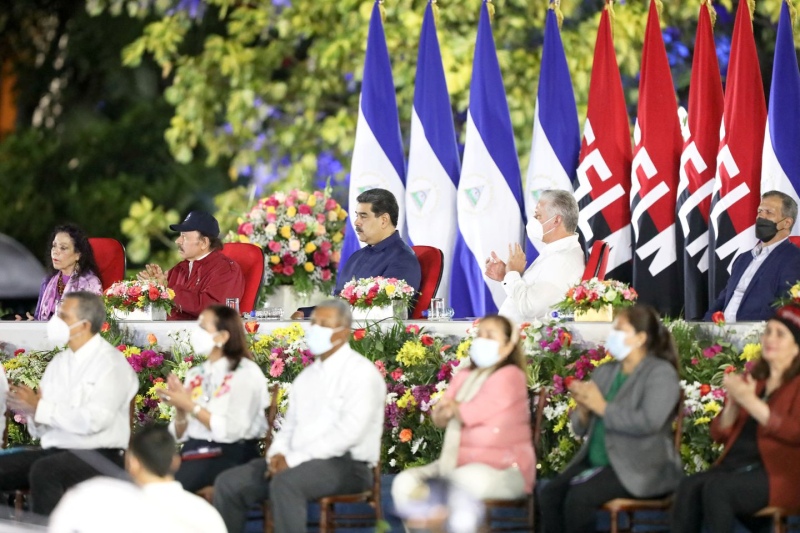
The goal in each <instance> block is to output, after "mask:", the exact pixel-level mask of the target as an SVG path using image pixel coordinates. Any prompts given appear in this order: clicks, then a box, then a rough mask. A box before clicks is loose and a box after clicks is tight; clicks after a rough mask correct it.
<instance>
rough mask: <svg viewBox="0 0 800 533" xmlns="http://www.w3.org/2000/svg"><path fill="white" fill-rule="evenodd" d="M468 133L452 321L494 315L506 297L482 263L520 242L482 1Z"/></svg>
mask: <svg viewBox="0 0 800 533" xmlns="http://www.w3.org/2000/svg"><path fill="white" fill-rule="evenodd" d="M466 130H467V131H466V139H465V146H464V160H463V162H462V165H461V178H460V180H459V183H458V196H457V209H458V226H459V235H458V236H457V237H456V252H455V259H454V262H453V277H452V279H451V283H452V285H451V287H450V295H451V302H452V303H453V308H454V310H455V312H456V316H483V315H484V314H486V313H491V312H495V311H497V309H498V308H499V307H500V305H501V304H502V303H503V301H504V300H505V298H506V295H505V292H504V290H503V287H502V284H501V283H499V282H496V281H493V280H489V279H488V278H484V276H483V268H484V263H485V260H486V258H487V257H489V255H490V254H491V252H492V251H495V252H497V253H498V255H500V256H501V257H503V258H504V259H505V257H506V255H507V253H508V252H507V251H508V245H509V244H511V243H520V244H522V243H523V242H524V241H523V232H524V225H523V205H522V179H521V177H520V171H519V159H518V157H517V151H516V148H515V146H514V131H513V129H512V127H511V116H510V114H509V110H508V102H507V100H506V94H505V89H504V87H503V78H502V76H501V74H500V64H499V63H498V61H497V52H496V50H495V45H494V37H493V36H492V27H491V23H490V20H489V9H488V7H487V3H486V2H485V1H484V3H483V5H482V6H481V14H480V20H479V22H478V36H477V41H476V45H475V57H474V59H473V63H472V81H471V82H470V92H469V110H468V112H467V124H466Z"/></svg>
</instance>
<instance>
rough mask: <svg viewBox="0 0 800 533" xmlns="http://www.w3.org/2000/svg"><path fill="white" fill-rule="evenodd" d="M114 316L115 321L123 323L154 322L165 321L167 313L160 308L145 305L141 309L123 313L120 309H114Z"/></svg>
mask: <svg viewBox="0 0 800 533" xmlns="http://www.w3.org/2000/svg"><path fill="white" fill-rule="evenodd" d="M114 316H115V317H117V320H123V321H129V320H131V321H144V322H155V321H160V320H166V319H167V311H166V310H164V309H162V308H161V307H155V306H152V305H147V306H145V307H144V308H143V309H134V310H133V311H124V310H122V309H116V308H115V309H114Z"/></svg>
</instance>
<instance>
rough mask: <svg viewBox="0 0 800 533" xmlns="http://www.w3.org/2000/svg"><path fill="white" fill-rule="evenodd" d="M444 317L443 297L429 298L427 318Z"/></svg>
mask: <svg viewBox="0 0 800 533" xmlns="http://www.w3.org/2000/svg"><path fill="white" fill-rule="evenodd" d="M443 318H445V312H444V298H431V308H430V310H429V311H428V320H441V319H443Z"/></svg>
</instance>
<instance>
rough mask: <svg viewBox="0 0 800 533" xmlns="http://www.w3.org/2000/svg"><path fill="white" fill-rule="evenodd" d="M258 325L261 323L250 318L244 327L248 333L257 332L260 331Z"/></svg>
mask: <svg viewBox="0 0 800 533" xmlns="http://www.w3.org/2000/svg"><path fill="white" fill-rule="evenodd" d="M258 326H259V324H258V322H256V321H255V320H248V321H247V322H245V323H244V329H245V331H247V333H255V332H256V331H258Z"/></svg>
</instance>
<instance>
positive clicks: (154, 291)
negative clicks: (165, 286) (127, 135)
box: [147, 286, 160, 301]
mask: <svg viewBox="0 0 800 533" xmlns="http://www.w3.org/2000/svg"><path fill="white" fill-rule="evenodd" d="M159 294H160V293H159V292H158V288H156V287H152V286H151V287H150V290H149V291H147V296H148V297H149V298H150V300H151V301H155V300H158V295H159Z"/></svg>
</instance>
